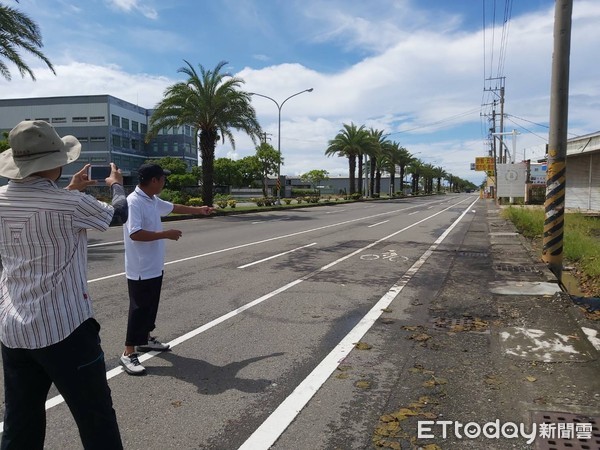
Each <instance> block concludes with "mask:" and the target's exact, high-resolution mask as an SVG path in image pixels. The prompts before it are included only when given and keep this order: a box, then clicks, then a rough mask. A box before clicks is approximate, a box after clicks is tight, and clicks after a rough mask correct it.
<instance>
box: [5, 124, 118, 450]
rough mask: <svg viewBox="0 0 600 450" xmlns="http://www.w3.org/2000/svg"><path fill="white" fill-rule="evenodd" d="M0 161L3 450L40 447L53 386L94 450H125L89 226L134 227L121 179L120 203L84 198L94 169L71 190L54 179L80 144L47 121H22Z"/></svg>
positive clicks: (114, 186)
mask: <svg viewBox="0 0 600 450" xmlns="http://www.w3.org/2000/svg"><path fill="white" fill-rule="evenodd" d="M8 139H9V143H10V145H11V148H9V149H8V150H6V151H5V152H3V153H1V154H0V176H4V177H6V178H9V179H10V181H9V183H8V185H6V186H3V187H2V188H0V255H1V256H2V266H3V271H2V275H1V276H0V341H1V342H2V344H1V346H2V365H3V368H4V396H5V412H4V431H3V434H2V443H1V447H2V449H13V448H14V449H41V448H43V446H44V438H45V432H46V411H45V402H46V397H47V395H48V391H49V389H50V386H51V384H52V383H54V384H55V386H56V387H57V389H58V390H59V392H60V393H61V395H62V396H63V397H64V399H65V402H66V403H67V405H68V406H69V409H70V410H71V413H72V414H73V417H74V418H75V422H76V423H77V426H78V428H79V434H80V436H81V441H82V443H83V446H84V448H86V449H108V448H110V449H120V448H123V447H122V443H121V437H120V433H119V427H118V425H117V419H116V415H115V411H114V409H113V407H112V398H111V394H110V389H109V387H108V383H107V381H106V366H105V363H104V353H103V351H102V348H101V347H100V336H99V334H98V332H99V330H100V325H98V322H96V320H95V319H94V318H93V311H92V300H91V298H90V295H89V292H88V285H87V234H86V229H87V228H93V229H96V230H99V231H105V230H106V229H108V227H109V225H110V223H111V220H112V219H113V216H119V217H120V219H121V221H125V220H127V202H126V198H125V191H124V190H123V186H122V184H123V177H122V175H121V173H120V171H118V170H117V168H116V166H115V165H114V164H111V169H112V170H111V174H110V176H109V177H107V178H106V180H105V181H106V184H107V185H108V186H110V187H111V191H112V194H113V199H112V206H111V205H108V204H106V203H103V202H100V201H98V200H96V199H95V198H93V197H92V196H90V195H86V194H83V193H82V192H78V191H80V190H84V189H85V188H86V187H87V186H90V185H93V184H96V181H90V180H88V178H87V168H88V167H89V164H88V165H86V166H85V167H84V168H83V169H82V170H80V171H79V172H78V173H76V174H75V175H74V176H73V178H72V180H71V183H70V184H69V186H67V188H66V189H60V188H59V187H58V186H57V185H56V183H55V181H56V180H58V179H59V178H60V175H61V173H62V167H63V166H64V165H66V164H69V163H71V162H73V161H75V160H76V159H77V158H78V157H79V154H80V152H81V144H80V143H79V141H78V140H77V139H76V138H75V137H73V136H65V137H63V138H61V137H60V136H59V135H58V134H57V133H56V131H55V130H54V128H53V127H52V126H51V125H50V124H48V123H47V122H44V121H38V120H36V121H24V122H21V123H19V124H18V125H17V126H16V127H15V128H13V130H12V131H11V132H10V134H9V137H8Z"/></svg>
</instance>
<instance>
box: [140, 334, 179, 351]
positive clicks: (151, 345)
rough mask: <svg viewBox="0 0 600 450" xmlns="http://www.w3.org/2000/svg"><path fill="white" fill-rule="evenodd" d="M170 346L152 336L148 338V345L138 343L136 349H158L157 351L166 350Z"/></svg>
mask: <svg viewBox="0 0 600 450" xmlns="http://www.w3.org/2000/svg"><path fill="white" fill-rule="evenodd" d="M169 348H171V346H170V345H169V344H163V343H162V342H160V341H159V340H158V339H156V338H155V337H154V336H150V337H149V338H148V343H146V345H138V346H137V348H136V350H137V351H138V352H151V351H153V350H156V351H157V352H164V351H166V350H169Z"/></svg>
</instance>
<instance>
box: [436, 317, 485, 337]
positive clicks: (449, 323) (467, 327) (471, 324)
mask: <svg viewBox="0 0 600 450" xmlns="http://www.w3.org/2000/svg"><path fill="white" fill-rule="evenodd" d="M433 328H434V329H436V330H443V331H452V332H461V331H468V332H472V333H489V332H490V330H489V324H488V322H487V321H485V320H481V319H479V318H477V317H471V316H464V317H460V318H458V319H456V318H449V317H436V318H434V319H433Z"/></svg>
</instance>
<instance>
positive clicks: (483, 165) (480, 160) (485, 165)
mask: <svg viewBox="0 0 600 450" xmlns="http://www.w3.org/2000/svg"><path fill="white" fill-rule="evenodd" d="M475 170H479V171H482V172H493V171H494V158H493V157H491V156H481V157H477V158H475Z"/></svg>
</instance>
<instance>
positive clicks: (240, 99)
mask: <svg viewBox="0 0 600 450" xmlns="http://www.w3.org/2000/svg"><path fill="white" fill-rule="evenodd" d="M184 61H185V63H186V64H187V66H186V67H181V68H180V69H179V70H178V72H180V73H183V74H185V75H187V77H188V79H187V80H186V81H181V82H179V83H175V84H174V85H172V86H170V87H168V88H167V89H166V90H165V94H164V98H163V99H162V101H161V102H160V103H159V104H158V105H157V106H156V109H155V110H154V113H153V114H152V116H151V117H150V124H149V130H148V135H147V136H146V140H147V141H149V140H150V139H151V138H152V137H153V136H155V135H156V134H157V133H158V132H159V130H161V129H163V128H167V129H168V128H171V127H180V126H183V125H191V126H192V127H194V129H195V132H196V133H198V134H199V135H200V156H201V157H202V200H203V202H204V204H205V205H212V203H213V164H214V159H215V147H216V145H217V141H218V140H219V139H222V142H223V143H224V142H225V138H227V140H229V142H230V143H231V147H232V148H234V149H235V139H234V137H233V134H232V129H236V130H238V131H244V132H246V133H247V134H248V135H249V136H250V137H251V138H252V141H253V142H254V143H255V144H256V142H257V141H258V139H259V137H260V135H261V133H262V130H261V127H260V125H259V123H258V120H257V119H256V111H255V110H254V108H253V107H252V105H251V103H250V98H251V97H250V94H249V93H248V92H244V91H241V90H240V86H241V85H242V84H243V83H244V80H242V79H241V78H237V77H233V76H231V75H230V74H228V73H224V72H221V70H222V69H223V67H224V66H225V65H226V64H227V62H226V61H221V62H220V63H219V64H217V65H216V67H215V68H214V69H213V70H206V69H205V68H204V67H203V66H202V65H201V64H199V65H198V67H199V69H200V73H198V72H197V71H196V69H194V67H193V66H192V65H191V64H190V63H189V62H188V61H186V60H184Z"/></svg>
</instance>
